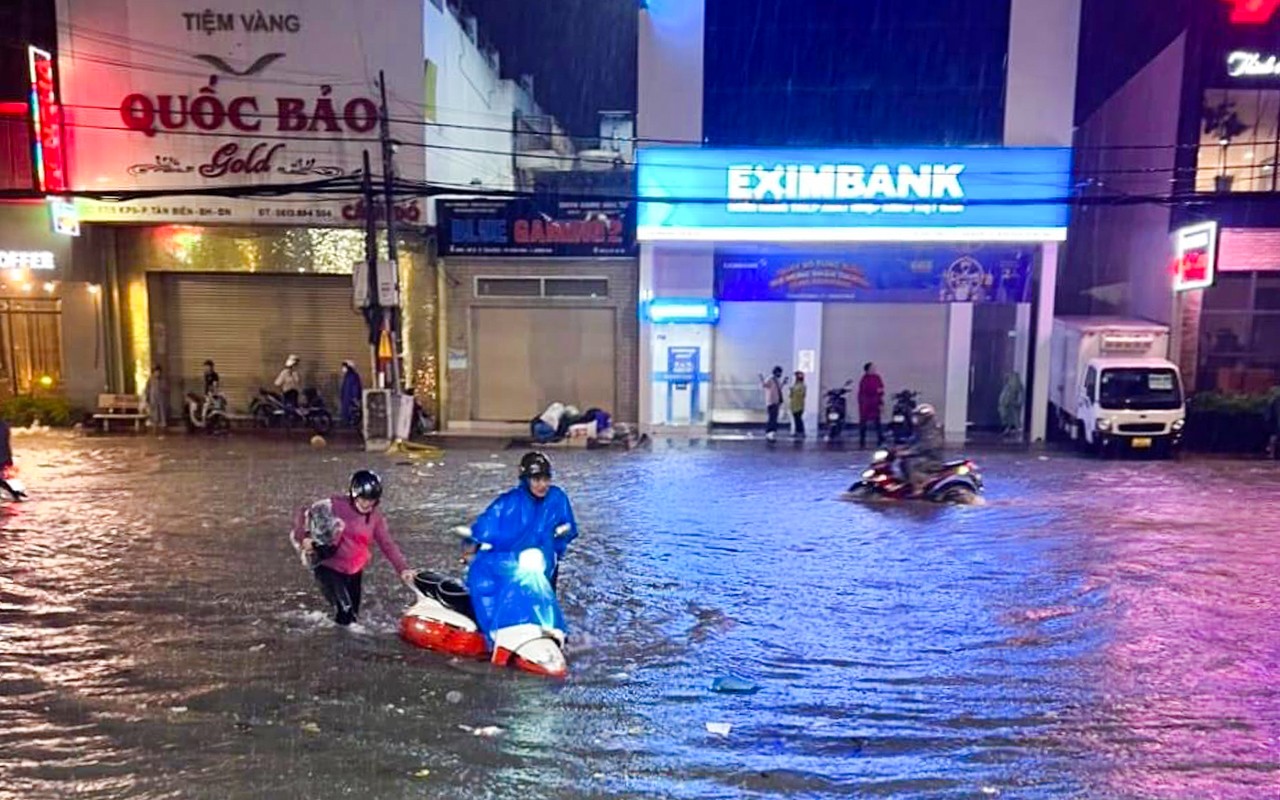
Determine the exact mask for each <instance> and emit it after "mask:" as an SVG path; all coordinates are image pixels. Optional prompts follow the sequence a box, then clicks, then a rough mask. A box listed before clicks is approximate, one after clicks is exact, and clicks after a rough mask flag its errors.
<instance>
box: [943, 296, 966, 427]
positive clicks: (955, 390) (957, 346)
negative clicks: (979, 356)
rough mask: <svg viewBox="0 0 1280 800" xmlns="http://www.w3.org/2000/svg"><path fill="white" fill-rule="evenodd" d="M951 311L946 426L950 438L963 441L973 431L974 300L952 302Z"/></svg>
mask: <svg viewBox="0 0 1280 800" xmlns="http://www.w3.org/2000/svg"><path fill="white" fill-rule="evenodd" d="M947 311H948V313H947V383H946V386H947V388H946V399H945V400H944V405H943V423H942V428H943V432H944V433H945V434H946V437H947V439H948V440H950V441H957V442H963V441H964V439H965V436H966V435H967V434H968V432H969V383H970V380H971V377H972V376H971V374H970V373H971V371H972V370H971V367H972V363H973V304H971V303H952V304H951V305H950V306H949V307H948V309H947Z"/></svg>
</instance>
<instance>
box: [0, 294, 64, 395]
mask: <svg viewBox="0 0 1280 800" xmlns="http://www.w3.org/2000/svg"><path fill="white" fill-rule="evenodd" d="M61 385H62V301H61V300H56V299H51V298H33V299H27V298H6V299H0V392H3V393H4V394H5V395H8V396H12V395H27V394H37V393H39V392H41V391H48V390H51V389H55V388H57V387H59V386H61Z"/></svg>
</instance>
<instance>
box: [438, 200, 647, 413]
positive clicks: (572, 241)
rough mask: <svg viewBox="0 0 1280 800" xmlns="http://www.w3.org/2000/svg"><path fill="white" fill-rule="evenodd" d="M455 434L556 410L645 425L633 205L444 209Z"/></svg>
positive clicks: (486, 204) (469, 203)
mask: <svg viewBox="0 0 1280 800" xmlns="http://www.w3.org/2000/svg"><path fill="white" fill-rule="evenodd" d="M436 215H437V219H438V221H439V224H438V228H437V230H438V240H437V241H438V255H439V260H438V261H437V264H436V268H437V269H438V270H440V272H441V275H442V278H443V280H442V283H443V284H444V287H445V288H444V289H443V295H442V296H443V304H444V308H445V312H444V316H445V319H446V321H447V330H448V334H447V353H446V355H445V360H446V368H447V384H446V385H447V387H448V388H447V395H448V398H447V402H446V403H445V409H446V414H445V424H446V425H447V426H448V427H449V428H451V429H454V430H465V429H467V428H475V427H481V426H484V425H491V424H494V423H499V424H505V423H527V422H528V421H529V420H530V419H532V418H533V417H535V416H537V415H538V414H540V413H541V412H542V411H543V409H545V408H546V407H547V406H548V405H550V404H551V403H553V402H561V403H565V404H568V405H574V406H577V407H578V408H579V409H581V410H586V409H588V408H593V407H595V408H601V409H604V410H606V411H608V412H610V413H611V414H612V415H613V416H614V418H615V419H618V420H620V421H632V420H635V419H636V414H637V397H636V385H637V384H636V363H637V361H636V359H637V352H638V327H639V326H638V322H637V306H636V298H637V293H638V286H637V262H636V258H635V239H634V231H635V216H634V204H632V203H629V202H622V201H618V202H613V201H597V200H577V199H574V200H563V201H559V200H554V199H546V198H538V199H520V200H509V199H491V200H487V199H458V200H440V201H437V205H436Z"/></svg>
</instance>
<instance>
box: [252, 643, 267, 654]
mask: <svg viewBox="0 0 1280 800" xmlns="http://www.w3.org/2000/svg"><path fill="white" fill-rule="evenodd" d="M266 649H267V643H266V642H263V643H261V644H255V645H254V646H253V647H250V648H249V652H250V653H260V652H262V651H263V650H266Z"/></svg>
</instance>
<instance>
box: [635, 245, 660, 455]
mask: <svg viewBox="0 0 1280 800" xmlns="http://www.w3.org/2000/svg"><path fill="white" fill-rule="evenodd" d="M653 250H654V247H653V245H651V244H642V245H640V273H639V300H640V303H639V305H638V310H639V313H640V341H639V350H638V353H639V358H638V359H637V361H638V362H639V369H640V374H639V375H638V376H636V378H637V384H636V388H637V395H638V400H639V405H638V406H637V408H636V416H637V417H638V419H637V420H636V423H637V424H638V425H639V426H640V430H641V431H642V432H645V433H648V432H649V431H650V429H651V428H652V427H653V425H654V423H655V422H656V421H657V420H656V419H655V417H654V408H653V369H654V367H653V325H652V324H651V323H650V322H649V315H648V313H647V312H646V310H645V306H646V304H647V303H648V302H649V301H650V300H652V299H653Z"/></svg>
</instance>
